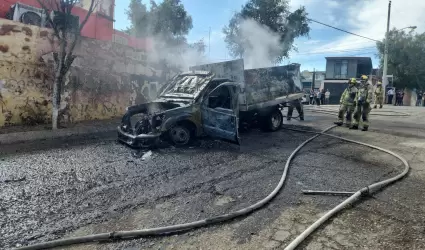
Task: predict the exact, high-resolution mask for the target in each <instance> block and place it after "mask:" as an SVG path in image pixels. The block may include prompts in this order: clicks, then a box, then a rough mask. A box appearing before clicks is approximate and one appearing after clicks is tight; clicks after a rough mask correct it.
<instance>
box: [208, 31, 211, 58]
mask: <svg viewBox="0 0 425 250" xmlns="http://www.w3.org/2000/svg"><path fill="white" fill-rule="evenodd" d="M208 57H209V58H211V27H210V30H209V32H208Z"/></svg>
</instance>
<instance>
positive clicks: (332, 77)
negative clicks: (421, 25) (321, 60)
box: [321, 57, 373, 104]
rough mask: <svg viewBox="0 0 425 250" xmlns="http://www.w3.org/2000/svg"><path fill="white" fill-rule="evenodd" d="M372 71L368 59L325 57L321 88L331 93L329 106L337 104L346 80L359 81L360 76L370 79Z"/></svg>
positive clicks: (345, 85) (346, 84)
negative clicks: (324, 70) (354, 79)
mask: <svg viewBox="0 0 425 250" xmlns="http://www.w3.org/2000/svg"><path fill="white" fill-rule="evenodd" d="M372 70H373V68H372V59H371V58H370V57H326V73H325V79H324V80H323V82H322V85H321V88H322V89H325V90H329V92H330V93H331V96H330V104H339V98H340V96H341V94H342V92H344V89H345V88H346V87H347V86H348V80H349V79H350V78H356V79H360V77H361V76H362V75H367V76H369V78H370V79H371V74H372Z"/></svg>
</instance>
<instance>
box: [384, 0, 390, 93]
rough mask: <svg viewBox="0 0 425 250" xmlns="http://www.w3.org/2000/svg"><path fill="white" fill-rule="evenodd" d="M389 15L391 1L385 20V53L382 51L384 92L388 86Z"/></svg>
mask: <svg viewBox="0 0 425 250" xmlns="http://www.w3.org/2000/svg"><path fill="white" fill-rule="evenodd" d="M390 15H391V1H389V3H388V18H387V32H386V33H385V51H384V70H383V73H382V81H383V84H384V90H385V89H386V87H387V85H388V78H387V74H388V72H387V71H388V38H389V33H390Z"/></svg>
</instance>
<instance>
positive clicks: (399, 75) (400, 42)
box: [377, 29, 425, 90]
mask: <svg viewBox="0 0 425 250" xmlns="http://www.w3.org/2000/svg"><path fill="white" fill-rule="evenodd" d="M388 36H389V38H388V74H389V75H394V85H395V87H399V88H411V89H413V88H418V89H422V90H424V89H425V33H422V34H416V33H413V32H412V31H411V32H405V31H403V30H395V29H393V30H391V31H390V32H389V34H388ZM384 44H385V39H384V40H383V41H382V42H377V49H378V56H379V59H380V64H381V66H382V65H383V64H384V51H385V46H384Z"/></svg>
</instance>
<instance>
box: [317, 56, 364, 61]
mask: <svg viewBox="0 0 425 250" xmlns="http://www.w3.org/2000/svg"><path fill="white" fill-rule="evenodd" d="M325 58H326V59H361V60H368V59H370V60H372V59H371V58H370V57H359V56H328V57H325Z"/></svg>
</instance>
